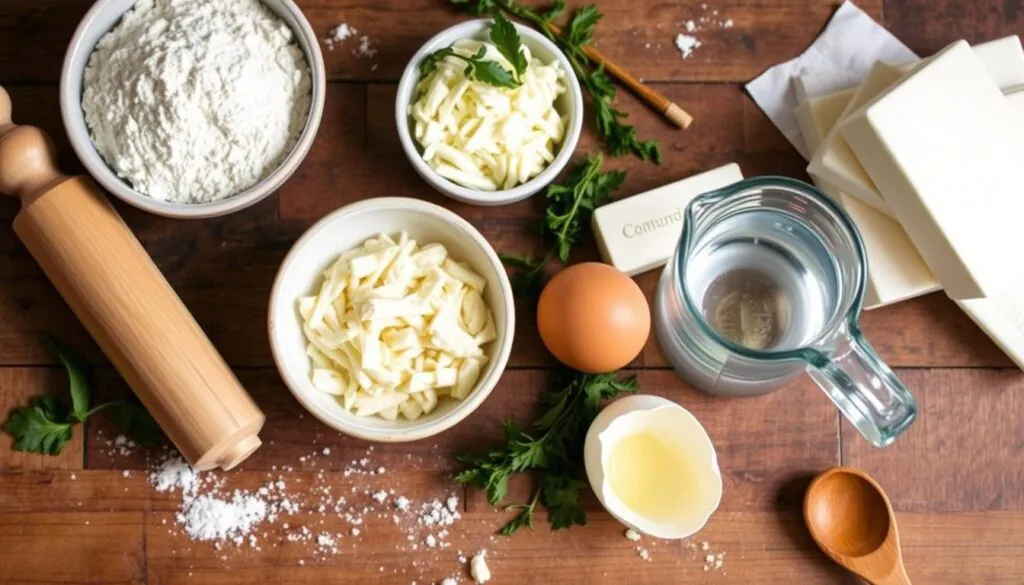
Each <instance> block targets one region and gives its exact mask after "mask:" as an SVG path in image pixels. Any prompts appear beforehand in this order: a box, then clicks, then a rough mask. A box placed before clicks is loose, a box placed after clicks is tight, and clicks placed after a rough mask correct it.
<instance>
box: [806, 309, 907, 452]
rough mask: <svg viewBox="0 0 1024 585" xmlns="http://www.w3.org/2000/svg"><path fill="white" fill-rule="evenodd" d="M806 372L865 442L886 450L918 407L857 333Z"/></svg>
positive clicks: (843, 338) (842, 337) (838, 342)
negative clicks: (862, 436)
mask: <svg viewBox="0 0 1024 585" xmlns="http://www.w3.org/2000/svg"><path fill="white" fill-rule="evenodd" d="M833 341H834V342H835V344H834V349H833V351H831V352H829V355H827V356H826V355H824V354H822V357H821V359H820V360H817V363H811V364H810V365H809V366H808V368H807V371H808V373H809V374H810V376H811V378H813V379H814V381H815V382H817V383H818V385H819V386H821V388H822V390H824V391H825V393H826V394H828V395H829V398H831V399H832V402H834V403H835V405H836V406H837V407H838V408H839V410H840V411H841V412H842V413H843V415H844V416H846V418H847V419H848V420H849V421H850V422H851V423H853V426H854V427H856V428H857V430H858V431H860V433H861V434H862V435H864V438H866V439H867V440H869V441H870V442H871V444H873V445H874V446H876V447H885V446H886V445H888V444H890V443H892V442H893V441H894V440H895V439H896V437H897V436H898V435H899V434H900V433H902V432H903V431H904V430H906V429H907V427H908V426H910V423H911V422H913V420H914V418H915V417H916V416H917V402H916V401H915V400H914V397H913V396H911V394H910V391H909V390H907V387H906V386H904V385H903V382H900V381H899V379H898V378H897V377H896V375H895V374H893V372H892V370H891V369H889V366H887V365H886V364H885V362H883V361H882V360H881V359H880V358H879V357H878V354H876V353H875V350H874V349H873V348H872V347H871V345H870V344H869V343H868V342H867V340H866V339H864V337H863V336H862V335H861V333H860V331H858V330H857V329H856V328H850V329H849V330H848V331H844V332H842V333H840V334H838V336H837V338H836V339H834V340H833Z"/></svg>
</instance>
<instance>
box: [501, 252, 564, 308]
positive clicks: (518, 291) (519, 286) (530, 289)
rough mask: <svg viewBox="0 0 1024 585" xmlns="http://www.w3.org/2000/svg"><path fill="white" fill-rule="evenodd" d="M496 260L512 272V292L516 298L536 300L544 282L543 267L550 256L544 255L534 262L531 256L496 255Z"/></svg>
mask: <svg viewBox="0 0 1024 585" xmlns="http://www.w3.org/2000/svg"><path fill="white" fill-rule="evenodd" d="M498 258H500V259H501V261H502V262H504V263H505V266H507V267H509V268H511V269H512V271H513V273H512V292H513V293H515V295H516V296H517V297H520V298H524V299H530V300H536V299H537V297H538V296H540V289H541V288H542V285H543V281H544V266H545V265H547V263H548V259H549V258H551V254H546V255H545V256H544V257H543V258H541V259H539V260H534V259H533V255H531V254H527V255H526V256H514V255H512V254H498Z"/></svg>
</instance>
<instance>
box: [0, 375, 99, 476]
mask: <svg viewBox="0 0 1024 585" xmlns="http://www.w3.org/2000/svg"><path fill="white" fill-rule="evenodd" d="M44 394H50V395H53V396H57V397H59V398H60V399H61V400H64V401H65V403H66V404H70V403H71V402H70V398H69V397H68V379H67V376H66V375H65V374H64V371H63V370H61V369H57V368H0V416H2V417H3V420H7V417H8V416H10V413H11V411H12V410H13V409H14V408H16V407H19V406H27V405H28V404H29V402H30V400H31V399H32V398H34V397H36V396H41V395H44ZM0 424H2V423H0ZM13 444H14V439H13V437H12V436H11V435H10V434H9V433H6V432H2V433H0V472H2V471H4V470H10V469H82V466H83V463H84V455H83V451H84V444H85V441H84V435H83V432H82V429H81V428H76V429H74V430H73V433H72V436H71V441H70V442H69V443H68V444H67V446H66V447H65V448H64V450H63V451H62V452H61V454H60V455H56V456H50V455H36V454H32V453H22V452H19V451H15V450H13V449H12V448H11V446H12V445H13Z"/></svg>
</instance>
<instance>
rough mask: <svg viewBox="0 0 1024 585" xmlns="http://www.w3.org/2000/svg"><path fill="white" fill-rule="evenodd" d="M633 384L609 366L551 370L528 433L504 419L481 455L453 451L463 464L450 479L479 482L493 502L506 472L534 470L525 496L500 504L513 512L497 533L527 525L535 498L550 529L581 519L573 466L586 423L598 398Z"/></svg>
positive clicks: (498, 500)
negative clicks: (498, 441) (501, 433)
mask: <svg viewBox="0 0 1024 585" xmlns="http://www.w3.org/2000/svg"><path fill="white" fill-rule="evenodd" d="M637 388H638V383H637V381H636V378H635V377H630V378H627V379H625V380H620V379H618V375H617V373H615V372H612V373H608V374H583V373H580V372H576V371H573V370H569V369H562V370H558V371H556V372H555V374H554V375H553V377H552V380H551V384H550V386H549V387H548V389H546V390H545V391H544V393H543V394H541V415H540V417H539V418H538V419H537V420H535V421H534V422H533V424H532V425H531V433H530V434H527V433H525V432H523V431H521V430H520V429H519V428H518V427H517V426H516V425H515V424H514V423H513V422H511V421H508V422H506V423H505V444H504V445H502V446H500V447H498V448H495V449H493V450H491V451H487V452H485V453H483V454H481V455H462V456H459V457H458V458H457V459H458V461H459V462H461V463H463V464H464V465H465V466H466V467H465V469H464V470H463V471H462V472H461V473H460V474H459V475H458V476H456V480H457V481H458V482H459V483H462V484H471V485H477V486H480V487H482V488H484V489H485V490H486V492H487V499H488V501H489V502H490V503H491V504H492V505H494V506H498V505H501V504H502V502H503V501H504V500H505V496H506V495H507V494H508V480H509V477H510V476H512V475H514V474H517V473H523V472H527V471H537V472H539V473H540V475H541V478H540V483H539V487H538V488H537V489H536V491H535V492H534V495H533V497H532V498H531V499H530V501H529V502H527V503H523V504H512V505H510V506H506V508H505V509H506V510H509V511H512V510H516V511H519V514H517V515H516V517H515V518H514V519H513V520H512V521H511V522H509V523H508V524H506V525H505V527H504V528H502V529H501V534H503V535H506V536H508V535H511V534H514V533H515V532H516V531H518V530H519V529H520V528H523V527H526V528H533V514H534V512H535V511H536V509H537V504H538V502H539V503H540V504H542V505H543V506H544V507H545V508H547V510H548V522H549V523H550V524H551V529H552V530H559V529H562V528H568V527H570V526H573V525H583V524H585V523H586V515H585V514H584V512H583V507H582V506H581V505H580V491H581V490H583V488H584V487H585V486H586V483H585V482H584V481H582V480H581V479H580V478H579V472H580V463H581V460H582V457H583V441H584V439H585V438H586V433H587V428H588V427H589V426H590V423H591V422H593V420H594V417H595V416H597V411H598V408H599V406H600V405H601V403H602V402H603V401H605V400H609V399H611V398H614V397H616V396H618V395H620V394H623V393H628V392H635V391H636V390H637Z"/></svg>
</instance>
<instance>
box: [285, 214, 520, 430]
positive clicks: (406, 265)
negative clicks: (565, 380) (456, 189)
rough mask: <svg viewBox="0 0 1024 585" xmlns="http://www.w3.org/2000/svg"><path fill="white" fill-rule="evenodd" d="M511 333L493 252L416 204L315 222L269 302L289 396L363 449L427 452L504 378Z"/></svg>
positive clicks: (506, 291)
mask: <svg viewBox="0 0 1024 585" xmlns="http://www.w3.org/2000/svg"><path fill="white" fill-rule="evenodd" d="M514 329H515V307H514V303H513V297H512V289H511V285H510V284H509V280H508V276H507V275H506V273H505V270H504V269H503V268H502V266H501V263H500V261H499V259H498V256H497V254H496V253H495V252H494V249H493V248H491V246H490V245H489V244H488V243H487V241H486V240H485V239H484V237H483V236H482V235H481V234H480V233H479V232H478V231H477V230H476V229H475V228H474V227H473V226H472V225H470V224H469V223H468V222H466V221H465V220H464V219H462V218H460V217H459V216H457V215H455V214H454V213H452V212H451V211H448V210H446V209H444V208H442V207H439V206H437V205H434V204H431V203H427V202H424V201H420V200H415V199H406V198H375V199H369V200H366V201H361V202H359V203H354V204H352V205H348V206H346V207H343V208H341V209H339V210H337V211H335V212H333V213H331V214H330V215H328V216H326V217H325V218H323V219H322V220H320V221H319V222H317V223H316V224H315V225H314V226H313V227H311V228H310V229H309V230H308V231H307V232H306V233H305V234H304V235H303V236H302V237H301V238H300V239H299V240H298V241H297V242H296V243H295V245H294V246H293V247H292V250H291V251H290V252H289V253H288V256H287V257H286V258H285V260H284V262H283V263H282V265H281V269H280V271H279V272H278V275H277V278H276V280H275V282H274V286H273V290H272V292H271V299H270V311H269V333H270V345H271V349H272V351H273V354H274V360H275V361H276V363H277V366H278V369H279V370H280V372H281V376H282V378H283V379H284V381H285V383H286V384H287V385H288V387H289V389H290V390H291V391H292V393H293V394H294V395H295V397H296V398H297V399H298V400H299V402H300V403H302V405H303V406H304V407H305V408H306V409H307V410H309V411H310V412H311V413H312V414H313V415H315V416H316V417H317V418H319V419H320V420H321V421H323V422H324V423H326V424H327V425H328V426H330V427H332V428H334V429H337V430H339V431H341V432H343V433H345V434H348V435H351V436H355V437H359V438H361V439H365V440H368V441H382V442H399V441H414V440H418V439H423V438H426V437H430V436H433V435H436V434H437V433H440V432H442V431H444V430H446V429H448V428H450V427H452V426H454V425H455V424H456V423H458V422H459V421H461V420H462V419H464V418H465V417H467V416H469V414H470V413H472V412H473V411H474V410H476V408H477V407H478V406H479V405H480V404H481V403H483V401H484V400H485V399H486V398H487V396H488V395H489V394H490V392H491V391H492V390H493V389H494V386H495V384H497V382H498V379H499V378H500V377H501V374H502V372H503V371H504V369H505V365H506V363H507V362H508V357H509V354H510V352H511V349H512V336H513V332H514Z"/></svg>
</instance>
